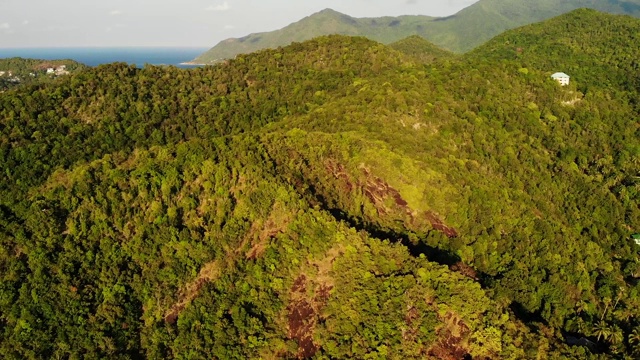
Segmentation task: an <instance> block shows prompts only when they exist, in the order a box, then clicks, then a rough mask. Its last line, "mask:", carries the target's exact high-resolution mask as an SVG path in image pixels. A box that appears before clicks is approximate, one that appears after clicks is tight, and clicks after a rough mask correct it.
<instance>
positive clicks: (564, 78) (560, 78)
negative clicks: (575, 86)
mask: <svg viewBox="0 0 640 360" xmlns="http://www.w3.org/2000/svg"><path fill="white" fill-rule="evenodd" d="M551 78H552V79H554V80H555V81H557V82H559V83H560V85H562V86H566V85H569V75H567V74H565V73H563V72H557V73H555V74H553V75H551Z"/></svg>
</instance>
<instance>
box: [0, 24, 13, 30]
mask: <svg viewBox="0 0 640 360" xmlns="http://www.w3.org/2000/svg"><path fill="white" fill-rule="evenodd" d="M10 27H11V25H9V23H2V24H0V29H2V30H8V29H9V28H10Z"/></svg>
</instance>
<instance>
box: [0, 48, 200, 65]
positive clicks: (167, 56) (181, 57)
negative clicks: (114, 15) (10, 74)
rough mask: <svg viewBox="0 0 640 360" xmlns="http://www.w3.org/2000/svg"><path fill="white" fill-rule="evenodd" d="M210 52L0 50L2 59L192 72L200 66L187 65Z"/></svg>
mask: <svg viewBox="0 0 640 360" xmlns="http://www.w3.org/2000/svg"><path fill="white" fill-rule="evenodd" d="M207 50H208V48H191V47H189V48H187V47H117V48H111V47H93V48H87V47H82V48H0V58H12V57H22V58H30V59H42V60H60V59H71V60H75V61H77V62H80V63H83V64H85V65H88V66H92V67H93V66H98V65H102V64H109V63H114V62H125V63H128V64H132V65H136V66H139V67H142V66H144V65H145V64H151V65H173V66H177V67H181V68H189V67H194V66H197V65H190V64H184V63H186V62H189V61H191V60H193V59H194V58H196V57H197V56H198V55H200V54H202V53H203V52H205V51H207Z"/></svg>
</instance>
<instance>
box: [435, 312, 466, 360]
mask: <svg viewBox="0 0 640 360" xmlns="http://www.w3.org/2000/svg"><path fill="white" fill-rule="evenodd" d="M440 320H442V321H443V322H444V323H445V326H443V327H442V328H440V329H439V330H438V333H437V334H438V341H437V342H436V343H435V344H434V345H433V346H432V347H431V348H430V349H429V351H428V355H429V356H430V357H433V358H436V359H441V360H461V359H471V355H470V354H469V352H468V351H467V349H466V345H465V339H466V338H467V336H468V335H469V327H468V326H467V325H466V324H465V323H464V322H463V321H462V319H460V318H459V317H458V315H456V314H454V313H452V312H448V313H447V314H446V315H445V316H444V317H440Z"/></svg>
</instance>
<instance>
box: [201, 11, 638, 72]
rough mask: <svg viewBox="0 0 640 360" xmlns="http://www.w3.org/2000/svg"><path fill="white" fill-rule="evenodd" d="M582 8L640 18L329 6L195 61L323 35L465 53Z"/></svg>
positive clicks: (221, 45) (223, 45) (224, 43)
mask: <svg viewBox="0 0 640 360" xmlns="http://www.w3.org/2000/svg"><path fill="white" fill-rule="evenodd" d="M472 2H473V1H472ZM580 8H589V9H595V10H598V11H603V12H607V13H611V14H626V15H631V16H635V17H640V0H563V1H557V0H479V1H475V2H473V4H471V5H469V6H468V7H466V8H464V9H462V10H460V11H459V12H457V13H455V14H453V15H451V16H447V17H431V16H423V15H408V16H397V17H391V16H383V17H377V18H355V17H352V16H349V15H346V14H342V13H339V12H337V11H334V10H331V9H325V10H322V11H320V12H317V13H315V14H312V15H310V16H307V17H305V18H303V19H301V20H300V21H297V22H295V23H292V24H290V25H288V26H285V27H284V28H282V29H278V30H274V31H267V32H260V33H254V34H249V35H247V36H243V37H241V38H237V39H236V38H230V39H226V40H223V41H221V42H219V43H218V44H216V45H215V46H214V47H212V48H211V49H209V50H208V51H206V52H205V53H203V54H202V55H200V56H198V57H197V58H196V59H195V60H193V61H194V62H196V63H201V64H212V63H215V62H221V61H224V60H225V59H233V58H234V57H235V56H236V55H238V54H246V53H250V52H253V51H258V50H262V49H270V48H277V47H278V46H286V45H289V44H291V43H292V42H296V41H297V42H300V41H305V40H310V39H312V38H314V37H317V36H322V35H348V36H364V37H366V38H368V39H371V40H374V41H379V42H381V43H383V44H390V43H393V42H396V41H400V40H401V39H403V38H406V37H409V36H419V37H422V38H423V39H427V40H428V41H429V42H431V43H433V44H435V45H436V46H437V47H440V48H442V49H446V50H447V51H453V52H456V53H463V52H467V51H470V50H472V49H474V48H475V47H477V46H479V45H481V44H483V43H484V42H486V41H488V40H490V39H491V38H493V37H494V36H496V35H499V34H500V33H502V32H504V31H506V30H508V29H513V28H516V27H519V26H523V25H527V24H531V23H536V22H540V21H543V20H547V19H550V18H552V17H554V16H559V15H562V14H565V13H567V12H569V11H572V10H575V9H580ZM414 41H415V40H414Z"/></svg>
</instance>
